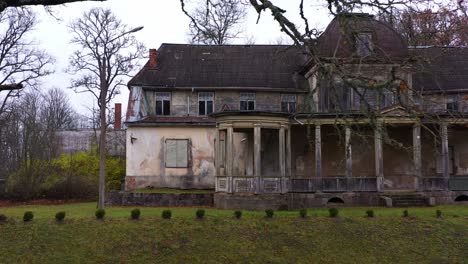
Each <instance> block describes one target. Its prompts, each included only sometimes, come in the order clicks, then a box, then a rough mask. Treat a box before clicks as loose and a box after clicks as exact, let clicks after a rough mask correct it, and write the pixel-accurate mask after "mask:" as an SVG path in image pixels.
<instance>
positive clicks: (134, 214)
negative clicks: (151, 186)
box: [131, 208, 141, 220]
mask: <svg viewBox="0 0 468 264" xmlns="http://www.w3.org/2000/svg"><path fill="white" fill-rule="evenodd" d="M140 215H141V211H140V209H138V208H135V209H133V210H132V212H131V217H132V219H133V220H138V219H140Z"/></svg>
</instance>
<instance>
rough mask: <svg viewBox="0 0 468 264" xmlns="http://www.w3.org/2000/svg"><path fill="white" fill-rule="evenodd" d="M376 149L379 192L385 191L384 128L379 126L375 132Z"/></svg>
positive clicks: (376, 172)
mask: <svg viewBox="0 0 468 264" xmlns="http://www.w3.org/2000/svg"><path fill="white" fill-rule="evenodd" d="M374 147H375V175H376V177H377V191H383V187H384V184H383V182H384V172H383V150H382V126H380V125H378V126H377V128H376V129H375V130H374Z"/></svg>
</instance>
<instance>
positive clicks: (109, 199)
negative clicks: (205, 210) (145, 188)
mask: <svg viewBox="0 0 468 264" xmlns="http://www.w3.org/2000/svg"><path fill="white" fill-rule="evenodd" d="M213 195H214V194H213V193H180V194H176V193H132V192H124V191H114V192H109V193H107V194H106V205H108V206H170V207H172V206H213Z"/></svg>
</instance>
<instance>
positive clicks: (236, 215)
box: [234, 211, 242, 219]
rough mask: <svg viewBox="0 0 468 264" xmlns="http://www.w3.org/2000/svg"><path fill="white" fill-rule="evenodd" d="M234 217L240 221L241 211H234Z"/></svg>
mask: <svg viewBox="0 0 468 264" xmlns="http://www.w3.org/2000/svg"><path fill="white" fill-rule="evenodd" d="M234 217H235V218H237V219H241V217H242V211H234Z"/></svg>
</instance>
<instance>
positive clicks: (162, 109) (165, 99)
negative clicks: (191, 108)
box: [156, 93, 171, 116]
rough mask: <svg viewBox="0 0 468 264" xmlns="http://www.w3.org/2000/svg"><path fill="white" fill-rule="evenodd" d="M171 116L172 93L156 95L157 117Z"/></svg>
mask: <svg viewBox="0 0 468 264" xmlns="http://www.w3.org/2000/svg"><path fill="white" fill-rule="evenodd" d="M170 114H171V93H156V115H157V116H158V115H163V116H167V115H170Z"/></svg>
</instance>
